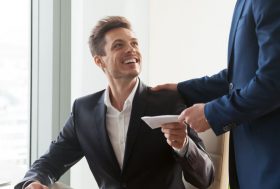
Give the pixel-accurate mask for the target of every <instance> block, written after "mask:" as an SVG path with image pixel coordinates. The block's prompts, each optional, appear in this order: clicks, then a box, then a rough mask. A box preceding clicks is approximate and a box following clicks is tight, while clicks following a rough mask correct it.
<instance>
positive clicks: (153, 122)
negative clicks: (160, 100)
mask: <svg viewBox="0 0 280 189" xmlns="http://www.w3.org/2000/svg"><path fill="white" fill-rule="evenodd" d="M178 117H179V115H161V116H144V117H141V119H142V120H143V121H145V122H146V123H147V124H148V125H149V126H150V127H151V128H152V129H156V128H159V127H160V126H161V125H162V124H165V123H172V122H179V120H178Z"/></svg>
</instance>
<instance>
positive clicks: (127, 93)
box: [15, 16, 214, 189]
mask: <svg viewBox="0 0 280 189" xmlns="http://www.w3.org/2000/svg"><path fill="white" fill-rule="evenodd" d="M89 46H90V50H91V53H92V56H93V59H94V62H95V63H96V65H97V66H98V67H100V68H101V69H102V70H103V72H104V73H105V75H106V77H107V79H108V83H109V86H108V87H107V89H105V90H102V91H99V92H97V93H94V94H91V95H88V96H85V97H82V98H79V99H77V100H76V101H75V102H74V105H73V109H72V114H71V116H70V117H69V119H68V121H67V122H66V124H65V126H64V128H63V130H62V131H61V132H60V134H59V136H58V137H57V139H56V141H53V142H52V143H51V145H50V149H49V151H48V152H47V153H46V154H45V155H43V156H42V157H41V158H40V159H38V160H37V161H35V162H34V164H33V165H32V167H31V169H30V170H29V171H28V172H27V173H26V175H25V178H24V179H23V181H22V182H21V183H19V184H18V185H16V186H15V188H16V189H21V188H26V189H37V188H47V187H46V186H48V185H50V184H51V183H54V182H56V181H57V180H58V179H59V178H60V176H61V175H62V174H63V173H64V172H65V171H67V170H68V169H69V168H70V167H71V166H72V165H74V164H75V163H76V162H77V161H78V160H80V159H81V158H82V157H84V156H85V158H86V159H87V162H88V164H89V167H90V169H91V171H92V174H93V175H94V177H95V179H96V182H97V184H98V186H99V187H100V188H104V189H107V188H111V189H112V188H115V189H121V188H131V189H138V188H139V189H149V188H151V189H157V188H160V189H183V188H185V187H184V184H183V180H182V174H183V175H184V179H185V180H186V181H188V182H189V183H191V184H193V185H194V186H197V187H199V188H206V187H208V186H209V185H210V184H211V183H212V182H213V177H214V167H213V164H212V161H211V160H210V158H209V156H208V155H207V153H206V152H205V150H204V148H203V143H202V141H201V140H200V139H199V137H198V136H197V134H196V133H195V132H194V131H193V130H191V129H190V128H187V129H186V127H185V126H184V125H182V124H180V123H177V124H176V125H175V126H174V125H173V124H166V125H164V126H162V128H161V129H154V130H152V129H151V128H150V127H149V126H148V125H146V124H145V122H143V121H142V120H141V117H142V116H154V115H164V114H179V113H180V112H181V110H183V109H184V108H185V106H184V102H183V101H182V99H181V98H180V97H179V96H178V94H177V93H176V92H174V91H160V92H152V91H151V90H150V88H149V87H147V86H146V85H145V84H143V83H142V82H141V81H140V80H139V78H138V75H139V73H140V70H141V64H142V62H141V60H142V58H141V53H140V51H139V49H138V42H137V39H136V37H135V35H134V33H133V32H132V30H131V26H130V23H129V22H128V21H127V20H126V19H125V18H123V17H117V16H113V17H107V18H105V19H102V20H100V21H99V22H98V24H97V25H96V26H95V28H94V29H93V31H92V34H91V36H90V39H89Z"/></svg>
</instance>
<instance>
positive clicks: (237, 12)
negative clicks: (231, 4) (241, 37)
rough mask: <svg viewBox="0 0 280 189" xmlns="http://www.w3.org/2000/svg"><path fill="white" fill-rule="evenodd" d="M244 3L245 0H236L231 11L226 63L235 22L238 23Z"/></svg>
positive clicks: (234, 30)
mask: <svg viewBox="0 0 280 189" xmlns="http://www.w3.org/2000/svg"><path fill="white" fill-rule="evenodd" d="M244 4H245V0H237V2H236V5H235V8H234V13H233V18H232V23H231V28H230V34H229V42H228V64H230V60H231V55H232V49H233V44H234V39H235V33H236V28H237V24H238V21H239V18H240V16H241V13H242V9H243V6H244Z"/></svg>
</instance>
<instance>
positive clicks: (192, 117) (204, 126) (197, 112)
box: [179, 104, 210, 133]
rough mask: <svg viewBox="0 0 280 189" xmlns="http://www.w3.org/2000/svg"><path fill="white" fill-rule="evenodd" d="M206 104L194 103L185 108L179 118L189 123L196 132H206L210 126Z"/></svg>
mask: <svg viewBox="0 0 280 189" xmlns="http://www.w3.org/2000/svg"><path fill="white" fill-rule="evenodd" d="M204 106H205V104H194V105H193V106H191V107H189V108H187V109H185V110H184V111H183V112H182V113H181V114H180V116H179V120H181V121H182V122H185V123H187V124H188V125H189V126H190V127H191V128H192V129H194V130H195V131H196V132H198V133H199V132H204V131H206V130H208V129H209V128H210V125H209V123H208V121H207V119H206V117H205V114H204Z"/></svg>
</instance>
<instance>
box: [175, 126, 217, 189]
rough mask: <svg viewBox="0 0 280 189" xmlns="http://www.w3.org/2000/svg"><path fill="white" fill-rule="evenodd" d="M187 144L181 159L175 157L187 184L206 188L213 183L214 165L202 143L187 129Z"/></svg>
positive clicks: (195, 134)
mask: <svg viewBox="0 0 280 189" xmlns="http://www.w3.org/2000/svg"><path fill="white" fill-rule="evenodd" d="M188 135H189V143H188V149H187V152H186V153H185V155H184V156H183V157H179V156H177V160H178V162H179V163H180V164H181V166H182V170H183V175H184V178H185V180H186V181H187V182H189V183H191V184H192V185H194V186H196V187H198V188H207V187H209V186H210V185H211V183H212V182H213V181H214V172H215V171H214V165H213V162H212V160H211V159H210V157H209V155H208V154H207V152H206V151H205V147H204V144H203V141H202V140H201V139H200V138H199V137H198V135H197V133H196V132H195V131H193V130H192V129H190V128H188Z"/></svg>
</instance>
